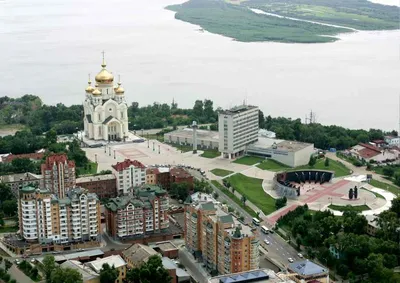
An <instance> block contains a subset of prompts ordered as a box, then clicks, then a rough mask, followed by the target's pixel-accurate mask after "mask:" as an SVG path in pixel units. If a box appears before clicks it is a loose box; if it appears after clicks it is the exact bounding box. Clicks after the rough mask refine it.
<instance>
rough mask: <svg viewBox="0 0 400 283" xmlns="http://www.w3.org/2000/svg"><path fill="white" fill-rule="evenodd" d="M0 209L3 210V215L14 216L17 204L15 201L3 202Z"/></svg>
mask: <svg viewBox="0 0 400 283" xmlns="http://www.w3.org/2000/svg"><path fill="white" fill-rule="evenodd" d="M1 209H2V210H3V212H4V214H5V215H8V216H14V215H16V214H17V211H18V204H17V201H16V200H5V201H4V202H3V203H2V204H1Z"/></svg>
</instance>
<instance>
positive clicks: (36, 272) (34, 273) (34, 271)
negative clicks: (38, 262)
mask: <svg viewBox="0 0 400 283" xmlns="http://www.w3.org/2000/svg"><path fill="white" fill-rule="evenodd" d="M30 274H31V277H32V278H33V279H34V280H35V279H37V278H38V277H39V270H38V269H37V268H36V267H34V268H32V270H31V273H30ZM53 282H54V281H53Z"/></svg>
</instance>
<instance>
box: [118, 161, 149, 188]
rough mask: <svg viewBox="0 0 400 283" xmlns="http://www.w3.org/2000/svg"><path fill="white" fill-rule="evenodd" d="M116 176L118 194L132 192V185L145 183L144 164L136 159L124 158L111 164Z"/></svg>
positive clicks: (136, 185)
mask: <svg viewBox="0 0 400 283" xmlns="http://www.w3.org/2000/svg"><path fill="white" fill-rule="evenodd" d="M112 169H113V173H114V174H115V176H116V178H117V190H118V194H119V195H122V194H123V195H127V194H129V193H132V191H133V190H132V188H133V187H138V186H141V185H144V184H145V183H146V166H144V165H143V164H142V163H141V162H139V161H137V160H130V159H125V160H124V161H123V162H118V163H117V164H115V165H113V166H112Z"/></svg>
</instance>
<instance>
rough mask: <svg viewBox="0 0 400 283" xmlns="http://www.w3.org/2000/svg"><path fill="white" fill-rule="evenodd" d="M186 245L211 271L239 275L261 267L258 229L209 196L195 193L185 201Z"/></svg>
mask: <svg viewBox="0 0 400 283" xmlns="http://www.w3.org/2000/svg"><path fill="white" fill-rule="evenodd" d="M185 232H186V233H185V244H186V248H187V249H188V250H189V252H191V253H193V254H194V255H195V256H196V257H198V258H202V259H203V262H204V264H205V265H206V267H207V269H208V270H209V271H210V272H214V273H218V274H228V273H237V272H243V271H248V270H254V269H258V268H259V262H260V255H259V250H258V247H259V239H258V235H257V233H256V232H255V230H252V229H251V228H250V227H249V226H247V225H244V224H241V223H240V222H239V221H238V220H237V219H236V218H235V217H233V216H232V215H231V214H228V213H226V212H224V211H223V210H222V208H221V207H220V206H219V204H218V203H217V202H216V200H215V199H213V198H212V197H211V196H210V195H205V194H198V193H196V194H195V196H194V197H189V198H188V199H187V200H186V202H185Z"/></svg>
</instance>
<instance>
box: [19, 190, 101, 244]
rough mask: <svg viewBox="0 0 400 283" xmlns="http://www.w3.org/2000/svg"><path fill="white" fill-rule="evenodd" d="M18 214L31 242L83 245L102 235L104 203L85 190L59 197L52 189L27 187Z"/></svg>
mask: <svg viewBox="0 0 400 283" xmlns="http://www.w3.org/2000/svg"><path fill="white" fill-rule="evenodd" d="M18 215H19V223H20V232H21V235H22V237H23V238H24V239H25V240H26V241H28V242H39V243H68V242H81V241H88V240H97V238H98V234H99V233H100V202H99V200H98V198H97V196H96V195H95V194H91V193H87V192H86V191H85V190H83V189H82V188H74V189H71V190H70V191H68V193H66V197H65V198H57V197H56V196H55V195H54V194H52V193H51V192H50V191H49V190H46V189H36V188H34V187H24V188H22V189H21V190H20V192H19V198H18Z"/></svg>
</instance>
